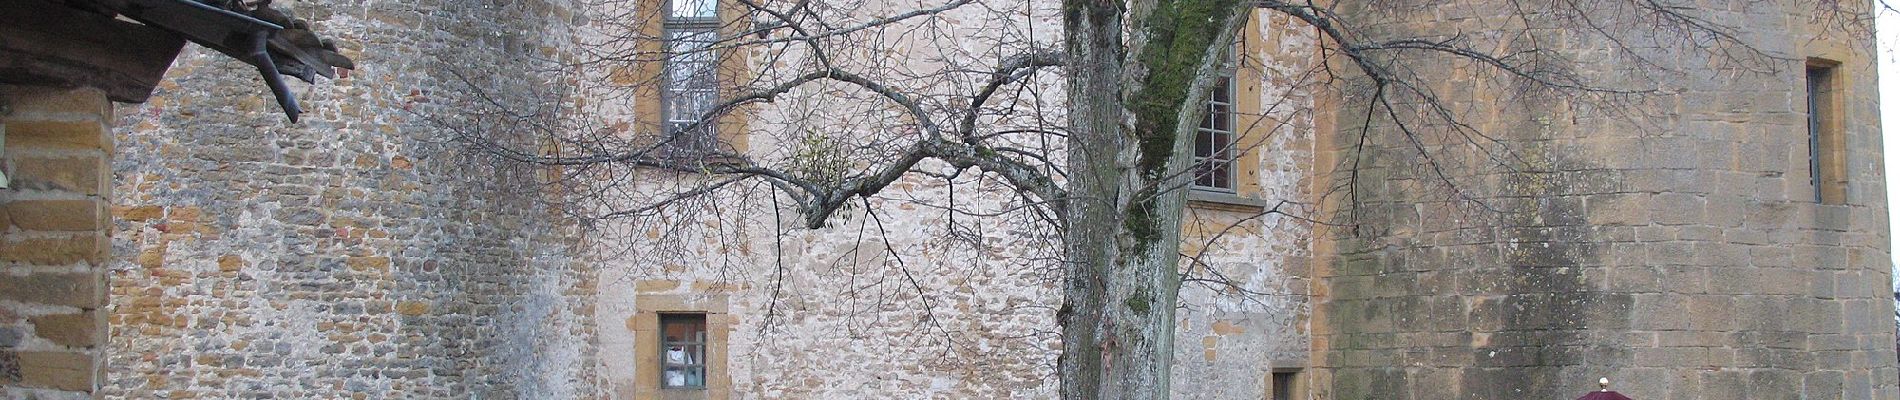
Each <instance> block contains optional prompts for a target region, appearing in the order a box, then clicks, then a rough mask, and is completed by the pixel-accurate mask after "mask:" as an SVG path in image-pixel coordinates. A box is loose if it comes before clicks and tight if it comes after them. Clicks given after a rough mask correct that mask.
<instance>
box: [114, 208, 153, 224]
mask: <svg viewBox="0 0 1900 400" xmlns="http://www.w3.org/2000/svg"><path fill="white" fill-rule="evenodd" d="M112 215H113V216H116V217H119V218H120V219H124V220H127V221H145V220H150V219H154V218H158V217H162V216H164V215H165V208H164V207H159V206H130V207H113V208H112Z"/></svg>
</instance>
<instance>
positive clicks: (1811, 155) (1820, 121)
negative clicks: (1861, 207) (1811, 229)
mask: <svg viewBox="0 0 1900 400" xmlns="http://www.w3.org/2000/svg"><path fill="white" fill-rule="evenodd" d="M1839 65H1840V63H1836V62H1833V61H1828V60H1822V59H1808V67H1807V91H1808V101H1807V103H1808V104H1807V111H1808V135H1807V136H1808V183H1809V184H1810V185H1812V187H1813V188H1814V193H1813V194H1814V201H1815V202H1816V203H1821V204H1846V200H1847V164H1846V159H1845V156H1846V153H1845V152H1844V151H1843V150H1844V149H1845V148H1846V137H1845V135H1844V134H1843V133H1842V131H1843V129H1842V128H1843V127H1842V122H1843V121H1842V118H1843V117H1844V116H1843V115H1841V114H1840V112H1841V110H1840V106H1839V103H1840V101H1841V93H1839V92H1840V91H1839V89H1838V88H1839V87H1840V77H1839V75H1840V74H1839V73H1838V72H1837V71H1836V70H1837V69H1838V68H1836V67H1837V66H1839Z"/></svg>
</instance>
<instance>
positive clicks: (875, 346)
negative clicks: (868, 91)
mask: <svg viewBox="0 0 1900 400" xmlns="http://www.w3.org/2000/svg"><path fill="white" fill-rule="evenodd" d="M873 3H874V5H867V7H866V10H863V11H861V12H862V13H864V15H877V14H874V13H878V12H885V13H895V12H902V11H903V10H906V9H908V8H909V7H912V6H909V5H904V4H902V3H898V2H873ZM1027 4H1028V5H1026V6H1024V7H1026V8H1027V9H1026V10H1019V9H1012V8H1007V7H1004V6H1001V5H999V6H997V7H998V8H1001V9H1002V10H1004V11H997V10H986V9H981V8H966V9H961V10H957V11H955V12H949V13H945V15H944V16H943V18H942V19H941V20H934V21H932V22H931V24H933V26H935V27H933V28H931V29H922V30H909V29H905V28H891V29H887V30H888V31H889V32H890V33H889V34H888V37H878V36H877V35H875V34H868V33H867V34H866V35H865V36H866V37H851V38H846V39H842V41H849V42H864V43H879V44H881V45H882V44H888V46H890V48H888V49H885V48H879V49H876V51H868V50H867V51H863V53H864V54H857V53H849V54H853V55H854V56H853V58H850V59H845V58H844V57H840V60H839V61H838V62H839V63H843V64H847V65H849V68H850V69H851V70H852V71H854V72H858V73H865V74H869V75H878V77H884V76H882V75H879V74H888V75H889V77H888V78H890V79H893V82H901V83H902V84H903V85H904V86H903V87H902V88H901V89H902V90H905V91H907V93H908V92H916V93H925V94H928V95H943V96H944V98H953V97H949V96H947V95H946V94H945V93H938V91H945V92H951V93H954V90H958V89H964V88H965V87H964V86H962V85H966V84H967V83H968V82H964V81H959V80H958V79H959V78H958V77H956V76H954V75H955V74H939V73H936V72H934V71H938V70H937V69H936V68H941V67H944V66H945V65H950V66H952V67H956V65H955V64H956V63H968V64H969V65H968V66H967V67H966V68H967V70H981V69H982V68H989V67H991V63H993V62H994V58H995V56H994V55H993V54H990V53H988V52H991V51H994V50H991V49H992V48H993V47H994V46H993V45H991V44H990V42H986V41H985V40H993V39H995V38H997V37H1003V38H1015V37H1016V36H1013V35H1022V37H1031V38H1035V39H1038V40H1045V41H1048V43H1053V42H1055V40H1056V39H1055V37H1054V36H1053V35H1055V34H1054V33H1051V32H1050V30H1049V29H1047V28H1046V27H1049V26H1059V24H1060V22H1059V21H1060V20H1059V17H1060V14H1058V13H1057V10H1055V7H1056V6H1057V4H1056V3H1053V2H1033V3H1027ZM852 11H856V10H852ZM839 12H844V11H839ZM985 12H999V13H1004V14H1005V15H1003V16H995V15H987V14H984V13H985ZM1263 15H1264V14H1263ZM834 23H837V24H840V25H841V26H848V25H850V23H848V22H836V21H834ZM1287 23H1288V22H1287V21H1285V20H1277V19H1276V20H1271V21H1263V23H1262V24H1261V26H1259V27H1257V29H1253V30H1251V31H1250V32H1249V33H1251V34H1257V35H1258V36H1259V38H1258V39H1255V40H1254V41H1253V42H1252V44H1251V45H1250V46H1249V47H1247V48H1246V50H1248V51H1249V52H1251V54H1250V55H1249V56H1248V57H1246V58H1248V59H1249V61H1248V62H1247V66H1246V67H1247V68H1254V69H1262V70H1263V71H1260V73H1261V75H1262V77H1261V78H1259V80H1258V81H1252V82H1244V83H1242V85H1244V86H1246V88H1245V89H1243V90H1242V92H1243V93H1253V94H1254V95H1257V96H1259V97H1260V100H1261V101H1260V102H1261V103H1264V104H1268V105H1274V110H1276V111H1275V112H1273V113H1271V115H1270V117H1272V121H1271V122H1265V123H1263V124H1261V126H1259V127H1255V128H1256V129H1257V130H1258V131H1259V132H1257V133H1259V136H1260V138H1262V139H1263V140H1264V144H1263V145H1261V146H1260V147H1259V148H1258V150H1259V151H1256V152H1253V153H1251V154H1250V155H1249V157H1257V158H1258V159H1257V160H1254V161H1253V162H1252V163H1251V164H1250V165H1256V166H1258V168H1257V170H1256V171H1249V172H1247V173H1244V175H1243V176H1244V178H1243V179H1251V180H1253V181H1255V182H1254V183H1255V185H1257V186H1258V187H1259V189H1260V190H1259V193H1257V194H1255V196H1257V198H1256V199H1255V200H1261V199H1264V200H1265V201H1264V202H1259V201H1254V202H1243V203H1248V204H1224V203H1220V202H1218V201H1204V202H1197V203H1196V207H1195V208H1194V209H1193V210H1192V211H1191V213H1190V215H1188V216H1187V217H1186V218H1185V219H1187V220H1188V221H1189V222H1188V223H1189V224H1190V228H1188V231H1189V232H1191V233H1190V234H1189V236H1190V237H1188V238H1187V239H1185V240H1184V241H1185V242H1187V243H1184V245H1183V249H1184V251H1187V252H1189V253H1191V254H1194V255H1199V256H1203V257H1202V258H1201V261H1202V262H1203V263H1204V265H1202V266H1199V267H1197V268H1199V270H1198V271H1197V272H1195V273H1193V276H1195V277H1197V278H1202V279H1212V278H1214V277H1216V275H1213V274H1210V273H1209V270H1210V269H1211V270H1214V271H1217V272H1218V273H1219V274H1220V275H1218V276H1224V277H1226V278H1230V279H1232V282H1233V283H1234V286H1232V287H1227V286H1223V285H1222V284H1219V283H1211V282H1207V281H1197V282H1193V283H1188V284H1187V286H1186V287H1185V288H1184V290H1183V294H1182V301H1181V304H1180V306H1181V307H1182V308H1181V311H1180V313H1179V314H1178V315H1179V320H1178V321H1177V323H1178V324H1179V325H1178V326H1179V329H1180V330H1179V332H1180V333H1179V335H1180V336H1179V337H1180V339H1178V343H1177V344H1178V347H1177V349H1178V351H1177V353H1176V355H1175V359H1176V360H1177V366H1176V368H1175V371H1176V374H1175V377H1174V382H1176V385H1175V386H1174V390H1175V394H1176V395H1177V397H1178V398H1192V399H1259V398H1263V397H1265V396H1266V393H1267V392H1266V391H1267V386H1268V377H1269V374H1270V371H1271V370H1272V369H1273V368H1275V367H1296V368H1297V367H1302V366H1304V365H1305V364H1306V360H1307V344H1308V343H1307V336H1306V332H1305V330H1306V321H1307V320H1308V308H1307V307H1306V301H1305V295H1306V292H1305V287H1306V285H1307V281H1306V280H1305V279H1304V272H1305V271H1304V268H1305V256H1306V255H1307V254H1308V253H1307V248H1308V245H1307V242H1306V241H1305V238H1306V235H1307V234H1308V232H1309V231H1308V229H1309V227H1308V226H1307V224H1306V223H1304V222H1303V221H1301V220H1299V219H1297V218H1293V217H1290V216H1288V215H1281V214H1265V215H1262V212H1264V211H1266V210H1267V208H1266V207H1263V206H1262V203H1264V204H1265V206H1267V207H1270V206H1272V205H1274V204H1275V202H1277V201H1279V200H1287V201H1291V202H1294V204H1293V205H1289V206H1287V207H1286V208H1285V209H1283V210H1282V211H1285V212H1288V213H1289V214H1292V216H1305V214H1304V212H1305V211H1307V210H1305V209H1303V208H1301V207H1299V205H1298V204H1299V203H1300V202H1301V201H1303V200H1304V199H1306V197H1307V196H1308V194H1307V193H1306V184H1307V183H1308V181H1307V180H1305V179H1304V178H1305V177H1306V176H1307V174H1308V173H1309V172H1307V170H1306V169H1305V167H1306V166H1307V165H1309V163H1310V157H1311V152H1310V148H1311V136H1310V133H1311V129H1312V128H1311V124H1312V114H1310V111H1311V108H1310V107H1308V106H1309V105H1310V104H1311V103H1310V102H1311V101H1312V100H1311V99H1310V98H1308V95H1307V93H1304V92H1302V90H1305V89H1306V88H1305V87H1302V85H1303V84H1305V83H1310V82H1306V81H1305V80H1304V79H1305V78H1308V76H1306V75H1305V74H1304V73H1306V72H1308V71H1310V69H1309V68H1306V67H1310V66H1311V62H1312V61H1313V59H1312V58H1311V56H1312V55H1313V53H1310V52H1293V51H1291V49H1303V46H1306V45H1309V44H1310V43H1311V41H1312V40H1313V37H1312V36H1311V33H1310V32H1309V31H1302V30H1298V29H1287V28H1285V24H1287ZM1032 24H1033V25H1036V26H1039V27H1040V28H1037V29H1034V30H1028V29H1024V27H1025V26H1026V25H1032ZM1013 40H1015V39H1013ZM1011 43H1012V44H1011V46H1021V45H1022V44H1021V43H1019V42H1011ZM853 49H855V48H853ZM842 53H845V52H842V51H841V54H842ZM755 57H757V56H756V55H755ZM754 61H758V62H763V61H771V62H773V63H774V64H775V65H799V64H800V63H801V62H807V61H806V60H801V59H800V58H799V54H797V53H793V54H792V55H790V56H784V57H779V56H777V55H773V56H772V57H759V59H755V60H754ZM1263 66H1265V67H1264V68H1263ZM755 68H758V69H756V70H759V71H768V73H769V72H770V71H774V70H771V69H767V68H763V67H759V66H755ZM953 70H954V69H953ZM935 79H941V80H942V82H938V81H935ZM767 82H771V81H770V80H769V79H768V80H767ZM1030 85H1031V86H1033V87H1034V88H1035V90H1034V91H1032V92H1035V93H1033V94H1039V95H1040V97H1031V95H1025V94H1022V93H1021V92H1013V93H1011V96H1023V97H1017V98H1013V99H1014V100H1013V101H1018V102H1019V104H1024V105H1023V106H1022V107H1024V108H1030V107H1044V108H1045V109H1046V110H1048V112H1049V113H1051V114H1053V115H1059V114H1060V113H1061V109H1062V106H1061V104H1060V102H1061V100H1060V99H1062V98H1063V96H1062V94H1061V92H1060V90H1061V89H1060V88H1061V81H1060V80H1059V77H1058V76H1056V75H1055V74H1053V73H1051V74H1048V75H1045V76H1039V77H1037V80H1036V81H1034V82H1032V83H1031V84H1030ZM833 89H834V91H822V90H809V91H796V92H794V93H790V94H787V95H784V96H779V97H778V98H776V99H774V101H773V102H772V103H771V104H769V105H768V106H763V107H761V108H759V109H755V110H752V111H753V113H752V114H748V115H746V118H748V121H747V122H748V125H749V127H750V128H751V130H750V132H751V135H750V136H749V137H748V138H746V139H747V141H748V142H747V143H746V147H748V148H749V149H750V150H749V155H751V156H752V157H755V159H760V160H767V161H768V162H769V161H772V160H775V159H777V158H779V157H784V156H786V155H787V154H789V153H792V151H791V150H790V149H792V148H793V147H794V146H796V145H798V144H800V142H799V141H800V140H807V139H806V138H805V137H800V136H797V135H798V134H803V133H805V132H814V131H815V132H821V133H823V134H828V135H838V136H831V137H826V139H827V140H836V141H839V142H842V143H845V145H846V146H856V145H859V144H860V143H877V142H876V140H887V141H889V142H883V144H881V145H878V144H864V146H865V147H863V148H856V147H847V148H851V149H853V152H851V153H848V154H847V155H846V156H847V157H850V158H851V159H852V161H857V160H859V159H863V160H870V159H875V158H877V157H886V156H888V154H886V153H887V152H889V151H891V149H892V148H895V147H896V146H895V145H892V144H891V143H903V142H904V141H907V140H913V138H910V137H906V136H903V134H904V132H914V131H913V130H911V129H910V128H907V127H905V126H904V125H905V124H907V122H906V121H907V120H906V119H905V118H906V117H903V116H900V115H895V114H893V113H892V112H891V110H890V109H888V108H887V107H885V106H884V105H883V103H881V102H880V101H879V100H878V99H876V98H848V97H844V96H848V95H849V94H848V92H849V90H847V89H845V88H833ZM840 92H844V93H847V94H842V95H841V94H839V93H840ZM834 96H835V97H834ZM617 100H618V101H632V102H639V101H650V100H649V99H647V98H637V97H635V98H632V99H625V98H622V99H617ZM1007 103H1008V102H998V104H1007ZM626 108H629V109H638V108H639V106H638V105H633V106H628V107H626ZM1012 119H1013V120H1014V121H1013V122H1015V123H1022V122H1021V121H1023V120H1027V119H1029V118H1028V117H1016V118H1012ZM853 135H855V136H853ZM1003 140H1009V139H1008V138H1005V139H1003ZM1050 142H1056V143H1058V144H1057V145H1056V146H1057V147H1054V148H1047V147H1038V143H1035V142H1034V141H1025V142H1024V143H1022V145H1023V146H1024V147H1023V148H1026V149H1037V151H1039V152H1041V153H1043V154H1050V155H1060V154H1063V150H1062V149H1061V148H1060V147H1059V141H1050ZM880 146H881V147H880ZM1056 162H1060V160H1056ZM852 165H854V166H856V167H862V166H863V165H862V164H852ZM916 169H917V170H921V171H932V172H940V171H947V170H948V167H947V166H945V165H941V164H938V163H926V164H924V165H921V166H919V167H918V168H916ZM974 172H975V171H969V173H966V174H964V175H963V176H962V177H959V178H957V179H955V180H954V184H952V183H946V182H945V180H943V179H941V178H937V177H929V176H924V175H922V174H912V175H910V176H907V177H906V178H905V179H901V180H899V181H898V182H896V183H894V184H892V185H891V186H889V187H888V188H887V189H886V190H885V191H884V192H882V193H879V194H878V195H875V196H870V197H868V198H866V199H865V202H864V203H862V204H854V205H853V206H852V207H850V209H849V210H847V211H845V212H842V213H841V214H842V215H840V216H838V217H835V218H833V219H832V220H831V221H830V225H829V226H827V227H825V228H822V229H815V230H808V229H805V228H803V227H801V226H800V225H801V224H800V222H799V221H801V220H800V219H799V218H798V216H797V215H796V210H794V209H792V208H790V204H791V202H790V200H789V199H785V198H779V199H773V198H772V197H771V196H770V195H769V194H766V193H764V191H763V190H751V189H734V190H729V191H728V193H726V194H724V195H721V196H716V197H714V198H711V199H698V200H694V201H689V202H685V203H683V204H680V205H677V206H675V207H671V208H669V209H667V210H665V211H662V212H656V213H655V214H656V216H653V217H651V218H636V219H629V220H616V221H608V222H607V224H608V225H606V226H610V227H611V228H608V229H604V231H603V232H601V233H600V234H601V235H603V237H608V238H611V239H606V240H601V241H599V243H600V244H602V247H601V248H600V250H599V251H600V252H601V253H604V254H615V255H617V257H615V258H611V259H604V260H603V263H602V265H601V272H600V273H601V276H600V279H601V282H602V283H601V289H600V300H599V307H598V308H597V313H596V319H597V321H599V322H598V323H599V326H600V331H599V335H600V339H599V342H600V344H601V347H600V350H599V351H600V354H601V359H602V366H603V369H602V370H601V373H602V375H603V376H604V379H603V383H604V384H605V385H606V386H608V387H609V388H610V389H609V391H610V392H611V393H614V394H616V395H617V396H618V398H666V397H659V396H657V395H655V394H654V392H655V391H654V390H653V389H651V388H648V387H643V386H642V385H650V383H642V382H652V381H653V380H654V379H655V378H652V376H657V374H658V372H656V370H657V368H658V365H656V363H655V361H653V360H649V359H646V358H643V357H641V356H640V354H642V352H643V351H648V350H646V349H647V348H648V347H652V348H657V344H654V343H653V342H651V341H650V340H642V335H653V334H654V333H653V328H652V327H651V325H650V324H651V322H650V319H651V317H650V316H649V314H650V313H656V312H666V311H672V312H681V313H700V312H703V313H706V314H707V315H708V318H709V319H710V320H712V321H711V324H712V325H714V327H713V328H712V329H714V330H716V331H718V330H721V329H722V326H723V327H724V328H723V329H726V330H724V331H721V333H715V334H714V335H715V336H720V335H723V336H724V337H725V338H726V339H727V340H728V341H729V348H728V349H727V352H726V354H729V356H728V359H726V360H725V362H726V364H727V365H729V367H730V369H729V371H724V372H721V371H715V372H713V373H714V374H720V373H726V374H729V375H730V390H731V393H733V394H734V395H735V396H736V397H760V398H812V399H828V398H1054V397H1056V395H1057V394H1056V393H1055V390H1056V389H1055V387H1056V386H1055V383H1054V377H1053V373H1054V365H1055V362H1056V357H1057V354H1055V352H1054V351H1055V349H1057V348H1058V347H1059V346H1058V342H1057V340H1059V339H1058V338H1059V335H1058V333H1057V332H1058V331H1059V327H1057V326H1056V325H1055V318H1054V313H1055V310H1056V308H1057V307H1059V306H1060V304H1061V298H1060V296H1061V293H1060V283H1059V282H1060V279H1059V275H1058V274H1059V272H1058V271H1059V268H1057V265H1056V264H1055V262H1056V261H1054V260H1053V259H1051V258H1050V257H1052V256H1053V255H1054V254H1053V252H1055V251H1056V250H1055V249H1057V248H1058V247H1057V246H1056V243H1055V242H1053V240H1054V237H1053V235H1054V232H1053V231H1052V230H1051V229H1050V228H1049V225H1047V224H1048V223H1047V222H1046V221H1041V220H1039V219H1038V218H1036V216H1035V215H1033V214H1030V213H1026V212H1022V211H1021V210H1022V206H1023V202H1022V199H1021V198H1020V197H1018V196H1016V195H1014V194H1013V193H1011V192H1010V191H1009V189H1008V188H1007V187H1006V186H1005V185H1003V184H1001V183H1000V182H997V181H996V180H995V179H986V178H982V177H978V176H976V174H975V173H974ZM688 181H690V180H688ZM761 186H762V185H761ZM666 189H667V188H661V189H653V190H661V193H665V192H664V191H663V190H666ZM648 198H652V197H648ZM618 206H626V204H620V205H618ZM775 206H776V207H778V208H774V207H775ZM950 207H955V208H956V209H958V210H961V211H960V212H955V213H953V212H950V211H947V209H948V208H950ZM1202 250H1205V252H1204V253H1203V252H1202ZM720 390H723V389H716V388H709V391H710V392H711V393H719V392H720Z"/></svg>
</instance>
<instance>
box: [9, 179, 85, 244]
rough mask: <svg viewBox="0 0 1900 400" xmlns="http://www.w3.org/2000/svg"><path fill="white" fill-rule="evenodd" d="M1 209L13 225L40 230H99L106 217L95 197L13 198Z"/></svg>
mask: <svg viewBox="0 0 1900 400" xmlns="http://www.w3.org/2000/svg"><path fill="white" fill-rule="evenodd" d="M95 171H96V170H95ZM4 211H5V212H6V213H7V215H8V217H9V219H11V220H12V221H13V225H14V226H18V227H20V229H26V230H33V231H42V232H61V231H86V232H92V231H98V230H101V229H105V228H106V221H107V219H108V216H107V214H106V211H105V203H104V202H101V201H98V200H15V201H12V202H9V203H7V204H6V205H5V206H4Z"/></svg>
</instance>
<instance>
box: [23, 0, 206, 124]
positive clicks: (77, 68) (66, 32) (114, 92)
mask: <svg viewBox="0 0 1900 400" xmlns="http://www.w3.org/2000/svg"><path fill="white" fill-rule="evenodd" d="M184 46H185V40H184V39H183V38H180V37H179V36H178V35H177V34H174V33H171V32H169V31H166V30H163V29H158V28H154V27H149V26H145V25H140V24H137V23H133V22H127V21H122V20H118V19H115V18H112V17H107V16H105V15H101V14H98V13H93V12H88V11H85V10H80V9H76V8H72V7H69V6H67V5H65V3H60V2H48V1H44V0H3V1H0V83H9V84H21V85H38V86H53V87H79V86H90V87H95V88H99V89H101V90H104V91H105V92H106V96H107V97H109V98H111V99H112V100H113V101H119V102H129V103H142V102H145V99H146V98H149V97H151V95H152V88H154V87H157V86H158V82H159V80H160V79H163V78H164V77H165V70H166V69H168V68H171V64H172V59H174V58H177V57H178V51H179V50H180V49H183V48H184Z"/></svg>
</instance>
